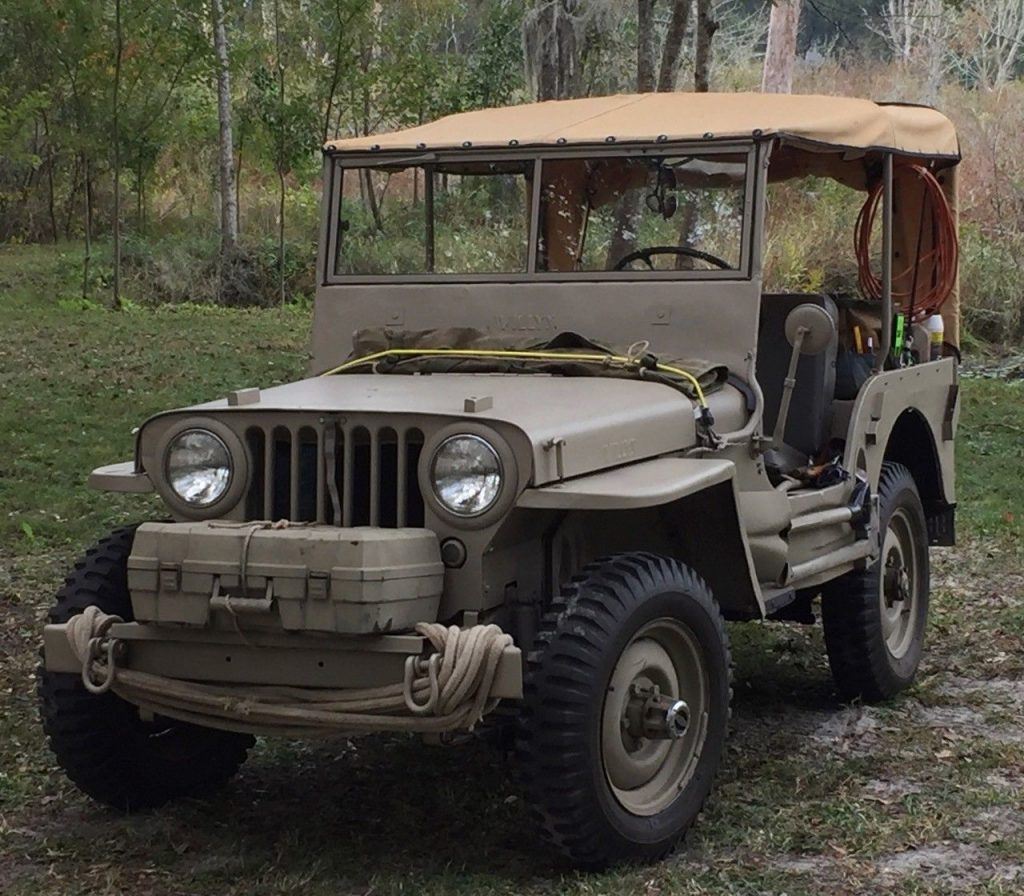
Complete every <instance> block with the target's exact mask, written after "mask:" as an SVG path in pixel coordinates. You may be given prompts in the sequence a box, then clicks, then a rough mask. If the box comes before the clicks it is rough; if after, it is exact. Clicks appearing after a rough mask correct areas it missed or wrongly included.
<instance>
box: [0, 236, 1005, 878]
mask: <svg viewBox="0 0 1024 896" xmlns="http://www.w3.org/2000/svg"><path fill="white" fill-rule="evenodd" d="M77 265H78V256H77V254H76V253H75V252H72V251H70V250H69V251H68V252H67V253H64V254H61V253H57V252H55V251H54V250H52V249H40V248H24V249H5V250H0V334H2V338H0V396H2V397H0V447H2V450H0V616H2V620H0V706H2V719H3V731H2V733H0V892H2V893H4V894H7V896H29V894H32V896H36V894H54V896H57V894H60V896H67V894H85V893H89V894H93V893H110V894H120V893H132V894H200V896H205V894H245V896H257V894H270V893H302V894H305V896H318V894H324V896H327V894H332V896H337V894H364V896H368V894H371V893H372V894H399V893H415V894H440V893H476V894H554V893H571V894H579V896H584V894H586V896H592V894H603V893H607V894H627V893H628V894H633V893H638V894H644V896H659V894H665V896H668V894H680V896H681V894H720V893H736V894H755V893H772V894H781V893H786V894H789V896H797V894H818V893H824V892H827V893H830V894H863V893H888V892H892V893H899V894H925V893H928V894H944V893H961V892H962V893H977V894H989V896H992V894H1019V893H1021V892H1024V813H1022V811H1021V810H1022V806H1024V538H1022V536H1024V438H1022V436H1024V381H1021V380H1017V381H1016V382H1003V381H997V380H987V379H980V378H978V379H975V378H969V379H966V380H965V382H964V412H963V416H962V421H961V430H960V438H959V446H958V449H959V456H958V468H959V489H960V492H959V500H960V512H959V518H958V524H959V529H960V545H959V546H958V547H957V548H955V549H945V550H941V551H935V552H934V553H933V585H934V588H933V613H932V622H931V628H930V631H929V647H928V650H927V656H926V660H925V663H924V666H923V669H922V672H921V676H920V680H919V683H918V684H917V686H916V687H915V688H914V689H913V690H912V691H911V692H910V693H909V694H907V695H906V696H904V697H903V698H902V699H900V700H898V701H896V702H894V703H892V704H890V705H888V706H885V707H870V708H869V707H859V706H854V707H844V706H841V705H840V704H838V703H837V701H836V699H835V696H834V693H833V690H832V686H831V683H830V679H829V675H828V667H827V664H826V662H825V659H824V652H823V647H822V641H821V636H820V632H819V631H818V630H817V629H815V628H802V627H796V626H783V625H769V624H765V625H748V626H745V627H742V626H734V627H732V629H731V635H732V638H733V645H734V654H735V658H736V670H735V677H736V688H735V690H736V697H735V702H734V712H733V725H732V733H731V740H730V744H729V748H728V753H727V756H726V759H725V763H724V768H723V770H722V772H721V774H720V776H719V780H718V784H717V788H716V792H715V795H714V796H713V798H712V802H711V804H710V805H709V806H708V808H707V810H706V812H705V813H704V815H703V816H702V817H701V819H700V821H699V822H698V824H697V826H696V828H695V829H694V831H693V833H692V834H691V836H690V838H689V840H688V843H687V846H686V848H685V849H683V850H681V851H680V852H679V853H678V854H677V855H676V856H675V857H674V858H673V859H671V860H669V861H668V862H665V863H663V864H662V865H659V866H657V867H653V868H647V869H635V870H623V871H617V872H612V873H608V874H602V875H579V874H576V873H573V872H571V871H569V870H567V869H566V868H565V866H564V865H562V864H561V863H560V862H559V860H558V859H557V858H555V857H554V856H553V855H551V854H550V853H549V852H547V851H546V850H545V849H544V848H543V847H542V846H540V844H539V842H538V839H537V838H536V836H535V834H534V832H533V831H532V830H531V829H530V826H529V823H528V820H527V815H526V813H525V811H524V809H523V807H522V805H521V802H520V801H519V799H518V797H517V789H516V785H515V781H514V777H513V774H512V768H511V765H510V763H509V762H507V761H506V757H505V756H503V755H502V754H501V753H499V752H497V751H495V750H494V749H492V748H489V747H487V746H485V745H483V744H474V745H471V746H468V747H461V748H429V747H424V746H422V745H421V744H420V743H419V742H418V741H415V740H412V739H407V738H398V737H391V738H367V739H363V740H359V741H352V742H350V741H344V740H341V741H336V742H330V743H320V744H315V745H310V744H302V743H291V742H262V743H261V744H260V745H259V747H258V748H257V750H256V751H255V753H254V754H253V756H252V758H251V760H250V762H249V763H248V764H247V765H246V766H245V767H244V769H243V771H242V774H241V775H240V776H239V778H238V779H237V780H236V781H235V782H234V783H233V784H232V785H231V786H230V787H229V788H228V789H227V790H226V791H225V792H223V793H221V794H218V795H216V796H213V797H211V798H210V799H209V800H208V801H198V800H194V801H188V802H184V803H181V804H177V805H174V806H170V807H167V808H165V809H163V810H161V811H159V812H153V813H149V814H145V815H140V816H135V817H130V818H124V817H121V816H118V815H116V814H114V813H112V812H109V811H107V810H105V809H103V808H101V807H99V806H97V805H95V804H93V803H91V802H90V801H89V800H87V799H86V798H84V797H83V796H81V795H80V794H79V793H78V792H77V791H76V790H75V789H74V788H73V787H72V786H71V785H70V784H68V783H67V782H66V781H65V780H64V779H63V777H62V776H61V775H60V773H59V772H58V771H57V769H56V768H55V767H54V764H53V762H52V761H51V758H50V756H49V754H48V752H47V750H46V748H45V745H44V743H43V740H42V737H41V735H40V730H39V726H38V723H37V719H36V710H35V696H34V690H33V688H34V685H33V671H34V667H35V665H36V662H37V654H36V650H37V647H38V643H39V632H40V626H41V624H42V619H43V615H44V612H45V609H46V607H47V605H48V603H49V601H50V599H51V595H52V593H53V591H54V590H55V588H56V587H57V585H58V583H59V581H60V578H61V576H62V574H63V570H64V569H65V568H66V567H67V566H68V565H69V564H70V563H71V562H72V561H73V559H74V556H75V555H76V554H77V553H78V552H79V550H80V549H82V548H83V547H84V546H85V545H86V544H87V543H89V542H90V541H91V540H92V539H94V538H95V537H97V536H98V535H100V534H101V533H103V532H104V531H105V530H107V529H109V528H110V527H111V526H113V525H115V524H117V523H119V522H122V521H125V520H129V519H139V518H145V517H147V516H149V515H152V514H153V513H155V512H156V507H155V505H154V504H153V503H152V502H150V501H149V500H148V499H145V498H143V499H139V498H135V499H129V498H127V497H126V498H114V497H112V496H108V495H101V494H97V493H93V492H90V491H88V490H87V489H86V488H85V485H84V480H85V476H86V474H87V473H88V471H89V470H90V469H92V468H93V467H95V466H97V465H99V464H101V463H109V462H112V461H117V460H123V459H127V458H129V457H130V456H131V451H132V434H131V429H132V427H133V426H136V425H138V424H139V423H140V422H141V421H142V420H143V419H145V417H146V416H147V415H149V414H150V413H152V412H155V411H157V410H161V409H166V408H168V407H173V406H181V405H186V404H189V403H192V402H195V401H197V400H200V399H208V398H213V397H217V396H219V395H223V394H224V392H225V391H226V390H228V389H232V388H239V387H244V386H250V385H257V384H258V385H269V384H271V383H275V382H280V381H284V380H288V379H290V378H293V377H294V376H296V375H297V374H299V373H301V371H302V370H303V369H304V367H305V363H306V357H305V345H306V338H307V332H308V326H309V321H308V313H307V312H306V311H305V310H297V309H291V308H285V309H279V310H261V311H223V310H217V309H210V308H199V307H189V306H179V307H166V306H165V307H160V308H152V307H145V306H140V307H130V308H128V309H126V310H124V311H122V312H117V313H115V312H112V311H108V310H105V309H104V308H103V307H101V306H100V305H98V304H91V303H83V302H81V300H80V299H77V298H75V294H76V290H77V286H76V283H77V281H76V277H77Z"/></svg>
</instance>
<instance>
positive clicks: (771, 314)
mask: <svg viewBox="0 0 1024 896" xmlns="http://www.w3.org/2000/svg"><path fill="white" fill-rule="evenodd" d="M803 304H811V305H819V306H820V307H822V308H824V309H825V310H826V311H828V313H829V314H831V315H832V319H833V320H835V321H838V320H839V311H838V309H837V308H836V303H835V302H833V301H832V299H830V298H829V297H828V296H822V295H801V294H791V293H767V294H765V295H763V296H762V297H761V321H760V324H759V326H758V336H757V368H756V370H757V381H758V383H759V384H760V386H761V391H762V392H764V402H765V407H764V431H765V432H766V433H771V431H772V429H773V428H774V427H775V420H776V418H777V417H778V414H779V404H780V403H781V401H782V386H783V380H785V378H786V373H787V371H788V369H789V358H790V355H791V353H792V351H793V347H792V346H791V345H790V344H789V342H788V341H787V339H786V331H785V330H786V317H787V316H788V315H789V312H790V311H792V310H793V309H794V308H796V306H797V305H803ZM838 341H839V340H838V338H837V337H836V336H833V338H832V340H831V342H830V343H829V345H828V346H827V347H826V349H825V350H824V351H823V352H821V353H819V354H817V355H801V357H800V361H799V363H798V365H797V372H796V386H795V387H794V389H793V399H792V401H791V403H790V406H789V420H788V422H787V424H786V433H785V436H784V441H785V443H786V444H787V445H789V446H790V447H792V448H796V449H797V450H798V451H800V452H801V453H802V454H806V455H807V456H808V457H810V456H813V455H814V454H816V453H817V451H818V450H819V449H820V448H821V447H822V446H823V445H824V444H825V441H826V440H827V438H828V430H829V424H830V422H831V415H832V398H833V395H834V393H835V387H836V352H837V350H838Z"/></svg>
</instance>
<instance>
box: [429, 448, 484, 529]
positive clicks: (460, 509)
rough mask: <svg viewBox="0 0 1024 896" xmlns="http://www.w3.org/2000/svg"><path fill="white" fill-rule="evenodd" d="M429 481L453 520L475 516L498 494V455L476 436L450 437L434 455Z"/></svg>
mask: <svg viewBox="0 0 1024 896" xmlns="http://www.w3.org/2000/svg"><path fill="white" fill-rule="evenodd" d="M430 480H431V485H432V486H433V488H434V494H435V495H436V496H437V500H438V501H439V502H440V503H441V505H442V506H443V507H445V508H446V509H447V510H450V511H451V512H452V513H454V514H456V515H457V516H478V515H480V514H481V513H483V512H484V511H486V510H488V509H489V508H490V507H491V506H493V504H494V502H495V501H497V500H498V495H499V494H500V493H501V461H500V460H499V459H498V452H497V451H495V450H494V448H492V447H491V445H490V444H488V442H486V441H485V440H484V439H482V438H480V437H479V436H471V435H459V436H450V437H449V438H447V439H445V440H444V441H443V442H442V443H441V444H440V445H439V446H438V449H437V451H435V452H434V458H433V460H432V461H431V464H430Z"/></svg>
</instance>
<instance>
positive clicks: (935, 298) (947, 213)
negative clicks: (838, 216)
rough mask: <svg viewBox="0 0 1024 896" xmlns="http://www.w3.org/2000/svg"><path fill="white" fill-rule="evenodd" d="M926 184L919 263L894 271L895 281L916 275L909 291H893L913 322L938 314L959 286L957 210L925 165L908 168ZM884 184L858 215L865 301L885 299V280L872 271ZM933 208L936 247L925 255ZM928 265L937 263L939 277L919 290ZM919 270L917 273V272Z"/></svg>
mask: <svg viewBox="0 0 1024 896" xmlns="http://www.w3.org/2000/svg"><path fill="white" fill-rule="evenodd" d="M906 167H907V168H909V169H910V170H911V171H913V172H914V173H915V174H916V175H917V176H918V177H919V178H921V180H922V181H923V182H924V185H925V196H924V201H923V203H922V208H921V224H920V229H919V230H918V235H917V245H918V249H917V252H916V253H915V255H916V256H917V260H916V262H911V264H910V265H909V266H908V267H907V268H905V269H904V270H903V271H900V272H895V271H894V272H893V280H894V281H896V280H900V279H902V278H904V277H906V276H907V275H909V274H911V273H913V286H912V287H911V289H909V290H906V291H895V290H894V291H893V294H892V296H893V300H894V302H896V303H898V304H900V305H902V306H903V310H904V311H905V312H906V313H907V317H908V318H909V319H910V320H911V321H920V320H923V319H925V318H927V317H930V316H931V315H933V314H936V313H937V312H938V311H939V309H940V308H941V307H942V305H943V304H944V303H945V301H946V299H948V298H949V296H950V293H952V291H953V288H954V287H955V286H956V274H957V265H958V263H959V254H960V246H959V242H958V239H957V232H956V221H955V220H954V219H953V210H952V209H951V208H950V207H949V202H948V201H947V199H946V194H945V193H943V192H942V185H941V184H940V183H939V182H938V180H937V179H936V177H935V175H934V174H932V172H931V171H929V170H928V169H927V168H925V167H924V166H923V165H913V164H911V165H907V166H906ZM883 192H884V183H883V182H882V181H879V182H878V183H876V184H875V185H874V186H873V187H872V188H871V190H870V191H869V192H868V198H867V200H866V201H865V203H864V206H863V208H861V210H860V214H859V215H857V226H856V227H855V228H854V248H855V250H856V253H857V266H858V273H857V278H858V281H859V283H860V289H861V292H862V293H863V294H864V296H865V298H868V299H875V300H878V299H881V298H882V279H881V277H879V276H877V275H876V274H875V272H874V271H873V270H872V268H871V234H872V232H873V231H874V227H875V217H876V216H877V214H878V208H879V206H880V205H881V202H882V194H883ZM929 207H930V208H931V226H932V227H933V228H934V235H935V239H934V247H933V248H932V250H931V251H930V252H927V253H925V254H924V255H921V238H922V236H923V235H924V228H925V226H927V223H928V219H927V216H926V212H927V210H928V208H929ZM925 262H932V263H933V264H934V268H933V269H934V271H935V276H934V277H933V278H932V283H931V285H930V286H929V288H928V289H926V290H923V291H920V290H919V289H918V283H917V277H918V270H920V266H921V265H923V264H924V263H925ZM915 268H916V269H917V270H915Z"/></svg>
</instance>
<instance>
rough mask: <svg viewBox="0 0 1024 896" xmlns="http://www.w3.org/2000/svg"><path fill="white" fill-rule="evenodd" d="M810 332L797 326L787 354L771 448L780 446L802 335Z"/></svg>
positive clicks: (791, 396)
mask: <svg viewBox="0 0 1024 896" xmlns="http://www.w3.org/2000/svg"><path fill="white" fill-rule="evenodd" d="M809 332H810V330H809V329H808V328H807V327H797V328H796V335H795V338H794V339H793V352H792V354H791V355H790V356H789V371H788V372H787V373H786V378H785V379H784V380H783V381H782V400H781V401H780V403H779V415H778V417H776V418H775V431H774V432H773V433H772V448H781V447H782V442H783V437H784V436H785V434H786V419H787V418H788V417H789V402H790V400H791V399H792V398H793V388H794V386H796V366H797V364H798V363H799V362H800V353H801V350H802V349H803V345H804V337H805V336H806V335H807V334H808V333H809Z"/></svg>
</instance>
